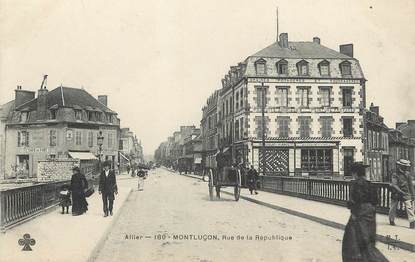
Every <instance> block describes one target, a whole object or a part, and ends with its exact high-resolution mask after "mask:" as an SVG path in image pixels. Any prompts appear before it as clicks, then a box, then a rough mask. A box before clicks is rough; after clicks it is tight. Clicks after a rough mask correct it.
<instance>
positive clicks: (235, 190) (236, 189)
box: [234, 186, 241, 201]
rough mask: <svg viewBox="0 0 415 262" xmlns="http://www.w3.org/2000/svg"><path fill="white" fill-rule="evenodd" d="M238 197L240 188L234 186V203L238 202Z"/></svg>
mask: <svg viewBox="0 0 415 262" xmlns="http://www.w3.org/2000/svg"><path fill="white" fill-rule="evenodd" d="M240 195H241V187H240V186H235V188H234V197H235V201H238V200H239V196H240Z"/></svg>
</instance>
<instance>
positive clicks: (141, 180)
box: [138, 177, 144, 191]
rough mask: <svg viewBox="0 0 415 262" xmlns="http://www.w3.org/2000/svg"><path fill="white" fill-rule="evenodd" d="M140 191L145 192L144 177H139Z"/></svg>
mask: <svg viewBox="0 0 415 262" xmlns="http://www.w3.org/2000/svg"><path fill="white" fill-rule="evenodd" d="M138 190H139V191H143V190H144V177H138Z"/></svg>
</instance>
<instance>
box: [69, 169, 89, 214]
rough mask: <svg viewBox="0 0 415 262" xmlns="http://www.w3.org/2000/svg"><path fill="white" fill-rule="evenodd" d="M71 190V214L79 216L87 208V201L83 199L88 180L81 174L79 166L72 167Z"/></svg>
mask: <svg viewBox="0 0 415 262" xmlns="http://www.w3.org/2000/svg"><path fill="white" fill-rule="evenodd" d="M72 172H73V175H72V178H71V192H72V215H73V216H79V215H82V214H83V213H85V212H86V211H87V210H88V202H86V199H85V189H87V188H88V181H87V180H86V178H85V176H84V175H83V174H81V170H80V169H79V167H77V166H75V167H73V168H72Z"/></svg>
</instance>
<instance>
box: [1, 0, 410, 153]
mask: <svg viewBox="0 0 415 262" xmlns="http://www.w3.org/2000/svg"><path fill="white" fill-rule="evenodd" d="M276 6H278V7H279V31H280V33H281V32H287V33H288V37H289V40H290V41H312V38H313V37H314V36H318V37H320V39H321V43H322V44H323V45H325V46H327V47H329V48H332V49H334V50H338V48H339V47H338V46H339V45H340V44H347V43H353V44H354V53H355V58H357V59H358V60H359V61H360V64H361V66H362V69H363V72H364V75H365V77H366V78H367V80H368V82H367V101H368V104H369V103H370V102H373V103H375V104H376V105H379V106H380V112H381V114H382V115H383V116H384V118H385V122H386V124H387V125H388V126H389V127H394V125H395V122H401V121H406V120H408V119H415V111H414V110H413V108H412V106H413V104H414V102H415V89H414V88H413V87H414V86H415V78H414V77H411V76H412V75H413V72H412V69H413V65H412V63H413V62H414V61H415V26H413V25H414V24H415V1H413V0H395V1H390V0H372V1H368V0H349V1H344V0H324V1H323V0H314V1H310V0H298V1H293V0H286V1H271V0H262V1H248V0H227V1H223V0H209V1H196V0H169V1H161V0H153V1H142V0H123V1H105V0H71V1H62V0H43V1H40V0H36V1H34V0H32V1H29V0H0V39H1V40H0V104H3V103H6V102H8V101H10V100H12V99H14V90H15V89H16V86H17V85H21V86H22V88H23V89H27V90H33V91H36V90H37V89H39V87H40V84H41V81H42V76H43V75H44V74H48V75H49V77H48V89H49V90H52V89H54V88H55V87H57V86H59V85H61V84H62V85H64V86H70V87H78V88H81V87H83V88H85V89H86V90H87V91H88V92H89V93H91V94H92V95H94V96H95V97H96V96H98V95H102V94H107V95H108V96H109V98H108V103H109V107H110V108H111V109H113V110H115V111H116V112H118V116H119V117H120V119H121V126H122V127H130V129H131V130H132V131H134V132H135V133H136V134H137V136H138V137H139V138H140V139H141V141H142V144H143V147H144V153H145V154H153V153H154V150H155V149H156V148H157V147H158V145H159V144H160V143H161V142H162V141H164V140H166V139H167V137H168V136H170V135H171V134H172V132H174V131H175V130H178V128H179V126H180V125H192V124H194V125H196V126H199V125H200V120H201V117H202V111H201V109H202V106H203V105H204V104H205V102H206V99H207V98H208V97H209V95H210V94H211V93H212V92H213V91H214V90H215V89H219V88H220V87H221V79H222V77H223V76H224V75H225V74H226V73H227V72H228V70H229V67H230V66H232V65H236V64H237V63H238V62H241V61H243V60H244V59H245V58H246V57H248V56H249V55H252V54H254V53H256V52H257V51H259V50H261V49H262V48H265V47H266V46H268V45H270V44H272V43H273V42H275V39H276V11H275V10H276Z"/></svg>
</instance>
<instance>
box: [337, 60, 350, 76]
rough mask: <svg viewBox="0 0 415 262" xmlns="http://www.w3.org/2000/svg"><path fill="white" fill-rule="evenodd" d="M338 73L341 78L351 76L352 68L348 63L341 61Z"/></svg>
mask: <svg viewBox="0 0 415 262" xmlns="http://www.w3.org/2000/svg"><path fill="white" fill-rule="evenodd" d="M340 71H341V74H342V76H349V77H350V76H352V66H351V63H350V62H349V61H343V62H341V63H340Z"/></svg>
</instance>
